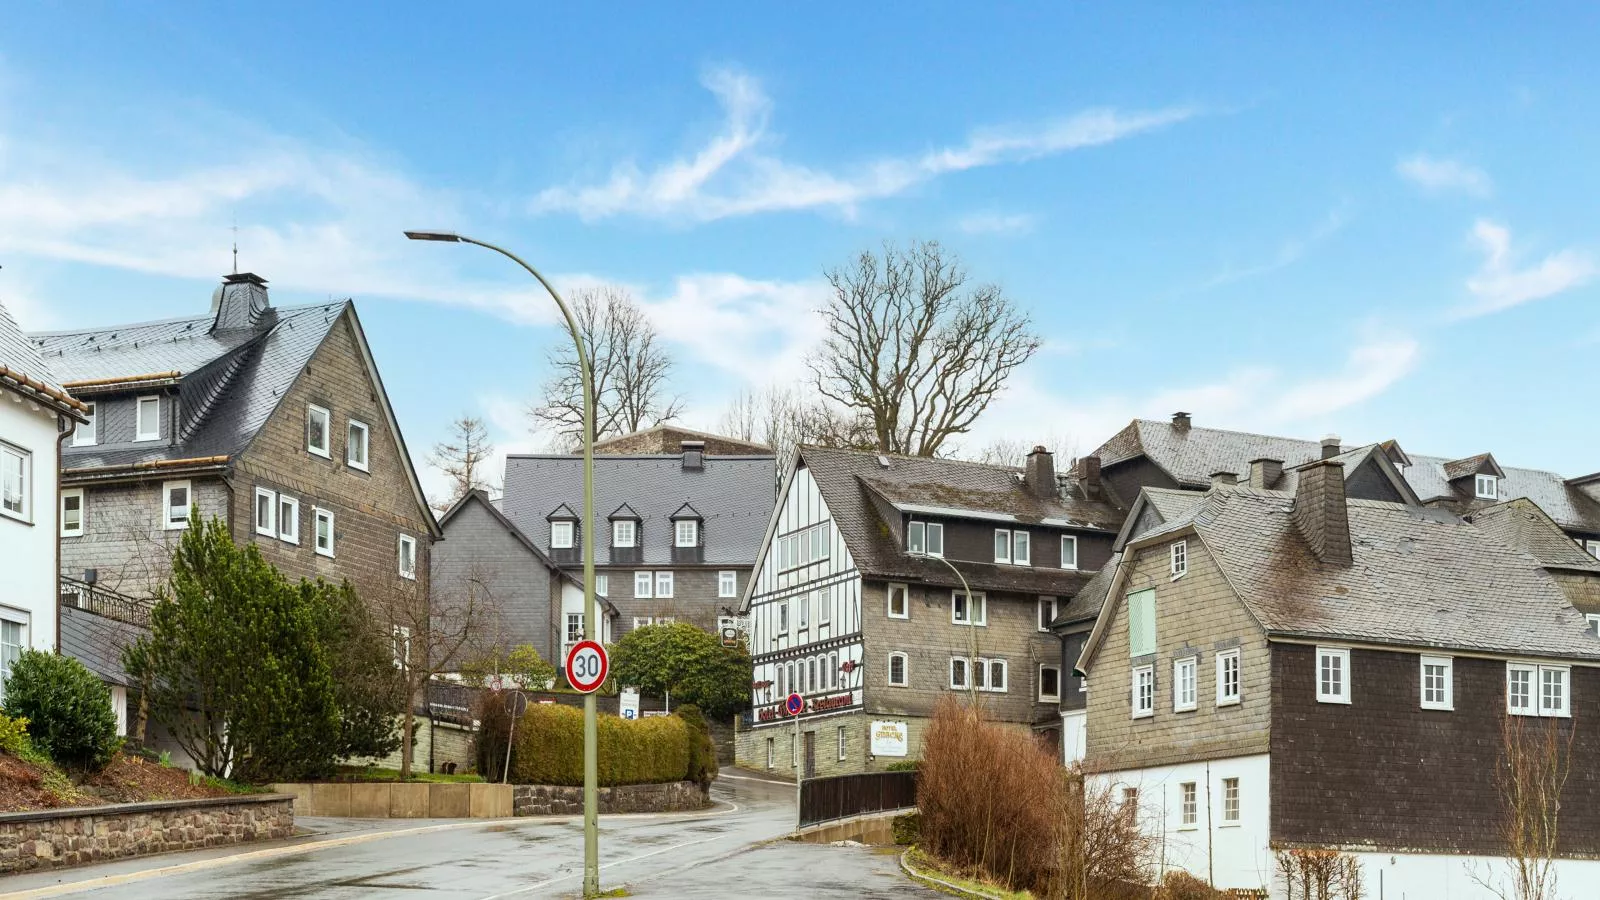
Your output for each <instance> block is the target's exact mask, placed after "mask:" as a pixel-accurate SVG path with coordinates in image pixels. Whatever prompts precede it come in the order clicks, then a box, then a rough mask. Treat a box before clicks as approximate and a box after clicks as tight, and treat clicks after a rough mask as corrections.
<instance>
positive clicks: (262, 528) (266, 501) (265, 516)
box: [256, 487, 278, 538]
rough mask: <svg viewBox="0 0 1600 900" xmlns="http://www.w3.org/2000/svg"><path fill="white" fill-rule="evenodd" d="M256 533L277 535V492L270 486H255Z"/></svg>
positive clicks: (268, 535) (269, 535)
mask: <svg viewBox="0 0 1600 900" xmlns="http://www.w3.org/2000/svg"><path fill="white" fill-rule="evenodd" d="M256 534H264V535H266V536H267V537H271V538H275V537H277V536H278V492H277V491H274V490H272V489H270V488H264V487H258V488H256Z"/></svg>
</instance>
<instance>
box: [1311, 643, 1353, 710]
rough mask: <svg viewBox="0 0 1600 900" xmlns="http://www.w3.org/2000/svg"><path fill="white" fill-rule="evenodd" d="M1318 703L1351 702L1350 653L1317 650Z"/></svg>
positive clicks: (1341, 650)
mask: <svg viewBox="0 0 1600 900" xmlns="http://www.w3.org/2000/svg"><path fill="white" fill-rule="evenodd" d="M1317 702H1319V703H1349V702H1350V651H1349V650H1345V649H1342V648H1338V647H1318V648H1317Z"/></svg>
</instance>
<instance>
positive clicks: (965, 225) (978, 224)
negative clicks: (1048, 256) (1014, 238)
mask: <svg viewBox="0 0 1600 900" xmlns="http://www.w3.org/2000/svg"><path fill="white" fill-rule="evenodd" d="M1038 221H1039V217H1038V216H1034V215H1030V214H1027V213H997V212H980V213H973V214H972V215H969V216H965V217H963V218H962V219H961V220H960V221H959V222H957V223H956V227H957V228H959V229H961V231H962V232H964V233H966V234H1000V235H1011V234H1027V233H1028V232H1030V231H1032V230H1033V227H1034V225H1036V224H1038Z"/></svg>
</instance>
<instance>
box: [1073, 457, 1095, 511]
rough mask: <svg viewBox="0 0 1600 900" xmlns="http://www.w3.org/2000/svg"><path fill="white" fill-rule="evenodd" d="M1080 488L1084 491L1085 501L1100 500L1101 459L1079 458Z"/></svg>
mask: <svg viewBox="0 0 1600 900" xmlns="http://www.w3.org/2000/svg"><path fill="white" fill-rule="evenodd" d="M1078 487H1079V489H1080V490H1082V491H1083V499H1085V500H1099V499H1100V457H1098V456H1080V457H1078Z"/></svg>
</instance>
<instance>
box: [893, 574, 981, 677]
mask: <svg viewBox="0 0 1600 900" xmlns="http://www.w3.org/2000/svg"><path fill="white" fill-rule="evenodd" d="M909 555H910V556H914V557H916V558H917V559H937V560H938V561H939V562H942V563H944V565H945V568H947V569H949V570H950V571H952V572H954V573H955V574H956V578H957V579H959V580H960V582H961V590H963V591H965V592H966V595H967V630H968V631H970V632H972V657H971V658H970V659H968V660H967V689H968V691H969V692H970V693H971V694H972V708H973V709H977V708H978V677H977V675H978V673H977V672H975V671H973V669H974V668H975V667H976V666H977V665H978V619H977V617H975V616H974V615H973V614H972V588H970V587H968V586H967V577H966V576H965V575H962V574H961V570H960V569H958V568H956V567H955V564H954V563H952V562H951V561H950V560H948V559H945V558H944V557H943V556H934V555H933V554H932V553H927V552H924V551H915V552H912V553H910V554H909ZM907 602H909V601H907ZM985 602H987V601H985ZM985 677H987V673H986V674H985Z"/></svg>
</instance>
